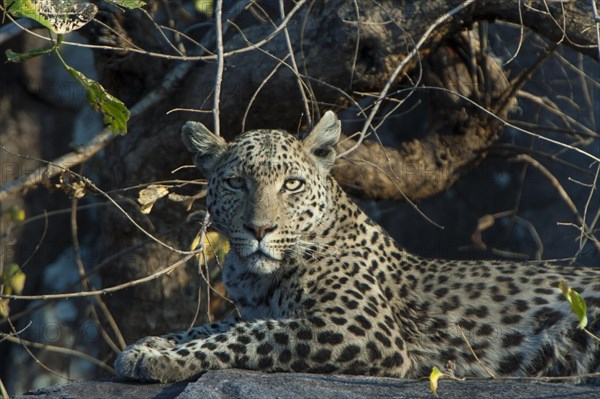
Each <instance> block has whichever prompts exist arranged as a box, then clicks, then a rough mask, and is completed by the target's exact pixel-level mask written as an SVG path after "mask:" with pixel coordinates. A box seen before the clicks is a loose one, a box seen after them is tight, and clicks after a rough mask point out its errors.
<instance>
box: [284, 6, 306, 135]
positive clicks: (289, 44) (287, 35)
mask: <svg viewBox="0 0 600 399" xmlns="http://www.w3.org/2000/svg"><path fill="white" fill-rule="evenodd" d="M279 12H280V13H281V18H282V19H285V7H284V3H283V0H279ZM283 35H284V37H285V43H286V45H287V48H288V51H289V54H290V60H291V64H292V70H293V71H294V74H295V75H296V82H297V83H298V90H299V91H300V96H301V97H302V103H303V104H304V112H305V114H306V121H307V122H308V126H309V127H310V126H312V117H311V112H310V106H309V105H308V99H307V98H306V92H305V91H304V86H303V82H302V79H301V78H300V71H299V70H298V65H297V64H296V57H295V56H294V47H293V46H292V40H291V39H290V32H289V31H288V27H287V26H286V27H285V28H284V29H283Z"/></svg>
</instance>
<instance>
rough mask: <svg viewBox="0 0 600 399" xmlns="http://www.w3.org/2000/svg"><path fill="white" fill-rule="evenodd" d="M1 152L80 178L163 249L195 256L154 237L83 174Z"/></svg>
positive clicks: (51, 163) (191, 252) (49, 163)
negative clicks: (46, 165)
mask: <svg viewBox="0 0 600 399" xmlns="http://www.w3.org/2000/svg"><path fill="white" fill-rule="evenodd" d="M0 150H3V151H5V152H7V153H9V154H11V155H14V156H16V157H23V158H26V159H33V160H36V161H38V162H42V163H46V164H48V165H49V166H52V167H55V168H59V169H61V170H62V171H63V172H66V173H70V174H72V175H74V176H76V177H78V178H79V179H80V180H81V181H82V182H83V183H85V184H86V186H88V187H89V188H91V189H93V190H94V191H96V192H97V193H98V194H100V195H101V196H103V197H104V198H106V199H107V200H108V201H109V202H110V203H111V204H112V205H113V206H114V207H115V208H117V209H118V210H119V211H120V212H121V213H122V214H123V216H125V218H126V219H128V220H129V221H130V222H131V224H133V225H134V226H135V227H137V228H138V230H140V231H141V232H142V233H143V234H144V235H146V236H147V237H148V238H150V239H151V240H152V241H154V242H156V243H157V244H160V245H161V246H163V247H165V248H167V249H169V250H171V251H173V252H176V253H178V254H182V255H185V254H193V251H184V250H180V249H177V248H174V247H173V246H171V245H169V244H167V243H166V242H164V241H162V240H160V239H158V238H157V237H156V236H154V235H153V234H151V233H150V232H149V231H148V230H146V229H144V228H143V227H142V226H141V225H140V224H139V223H138V222H137V221H135V220H134V219H133V217H131V216H130V215H129V214H128V213H127V211H125V209H123V207H122V206H121V205H119V203H118V202H117V201H116V200H115V199H113V198H112V197H111V196H110V195H108V194H107V193H106V192H104V191H103V190H101V189H100V188H99V187H98V186H96V184H94V182H92V181H91V180H90V179H89V178H87V177H86V176H83V175H81V174H79V173H77V172H74V171H72V170H70V169H67V168H66V167H64V166H62V165H58V164H55V163H54V162H50V161H46V160H43V159H38V158H34V157H29V156H28V157H25V156H23V155H19V154H16V153H14V152H11V151H9V150H7V149H6V148H4V146H2V147H0ZM124 201H127V199H124Z"/></svg>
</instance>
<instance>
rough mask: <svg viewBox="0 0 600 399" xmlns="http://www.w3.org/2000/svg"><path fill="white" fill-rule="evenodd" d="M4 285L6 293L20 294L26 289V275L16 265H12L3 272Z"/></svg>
mask: <svg viewBox="0 0 600 399" xmlns="http://www.w3.org/2000/svg"><path fill="white" fill-rule="evenodd" d="M2 285H4V291H5V292H7V293H8V292H10V293H13V292H14V293H16V294H20V293H21V292H23V288H25V273H23V272H22V271H21V268H20V267H19V265H17V264H16V263H12V264H11V265H10V266H8V267H7V268H6V269H4V271H3V272H2Z"/></svg>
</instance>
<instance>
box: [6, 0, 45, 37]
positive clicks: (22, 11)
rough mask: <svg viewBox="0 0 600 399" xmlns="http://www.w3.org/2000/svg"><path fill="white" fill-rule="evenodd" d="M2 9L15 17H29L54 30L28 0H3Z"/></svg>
mask: <svg viewBox="0 0 600 399" xmlns="http://www.w3.org/2000/svg"><path fill="white" fill-rule="evenodd" d="M4 9H5V10H6V11H8V12H9V13H10V14H11V15H12V16H13V17H16V18H29V19H33V20H34V21H36V22H38V23H39V24H41V25H43V26H45V27H46V28H48V29H50V30H52V31H53V30H54V28H53V27H52V24H51V23H50V22H49V21H48V20H47V19H46V18H44V17H42V16H41V15H40V13H39V12H38V10H37V8H36V7H35V5H34V4H33V3H32V2H31V1H30V0H5V1H4Z"/></svg>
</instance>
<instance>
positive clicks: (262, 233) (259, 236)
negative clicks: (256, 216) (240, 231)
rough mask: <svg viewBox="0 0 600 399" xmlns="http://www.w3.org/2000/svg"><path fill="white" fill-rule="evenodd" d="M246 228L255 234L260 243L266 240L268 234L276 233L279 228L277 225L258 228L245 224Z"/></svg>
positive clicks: (265, 225)
mask: <svg viewBox="0 0 600 399" xmlns="http://www.w3.org/2000/svg"><path fill="white" fill-rule="evenodd" d="M244 228H245V229H246V230H248V231H249V232H251V233H252V234H254V237H256V239H257V240H258V241H260V240H262V239H263V238H265V236H266V235H267V233H270V232H272V231H274V230H275V229H276V228H277V225H273V224H264V225H262V226H257V225H255V224H245V225H244Z"/></svg>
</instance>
